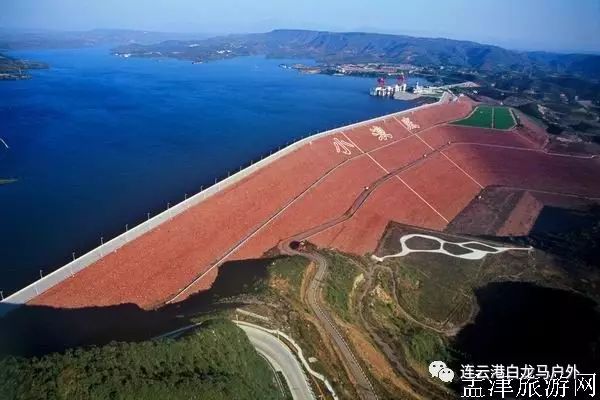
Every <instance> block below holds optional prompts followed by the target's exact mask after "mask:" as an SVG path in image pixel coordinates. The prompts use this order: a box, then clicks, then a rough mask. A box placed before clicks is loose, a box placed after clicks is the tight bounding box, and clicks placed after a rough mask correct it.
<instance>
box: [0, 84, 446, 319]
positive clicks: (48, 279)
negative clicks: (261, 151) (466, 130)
mask: <svg viewBox="0 0 600 400" xmlns="http://www.w3.org/2000/svg"><path fill="white" fill-rule="evenodd" d="M450 98H451V95H450V94H448V93H445V94H444V95H443V96H442V97H441V98H440V99H439V100H438V101H437V102H434V103H427V104H421V105H417V106H415V107H412V108H409V109H406V110H402V111H399V112H395V113H391V114H387V115H383V116H380V117H375V118H372V119H368V120H364V121H360V122H357V123H354V124H350V125H345V126H341V127H337V128H334V129H331V130H327V131H324V132H321V133H317V134H315V135H312V136H308V137H305V138H303V139H300V140H298V141H296V142H294V143H292V144H290V145H288V146H287V147H284V148H283V149H281V150H279V151H277V152H275V153H273V154H271V155H270V156H268V157H266V158H263V159H262V160H261V161H258V162H256V163H254V164H252V165H251V166H249V167H247V168H245V169H243V170H241V171H239V172H237V173H235V174H233V175H231V176H229V177H228V178H225V179H223V180H221V181H219V182H217V183H216V184H214V185H212V186H210V187H208V188H206V189H205V190H203V191H201V192H199V193H197V194H195V195H193V196H191V197H188V198H187V199H186V200H183V201H182V202H180V203H178V204H176V205H174V206H172V207H170V208H169V209H167V210H165V211H163V212H162V213H160V214H157V215H156V216H154V217H152V218H150V219H148V220H147V221H144V222H142V223H140V224H139V225H137V226H135V227H133V228H131V229H129V230H128V231H127V232H125V233H122V234H121V235H119V236H116V237H115V238H113V239H111V240H110V241H108V242H105V243H104V244H102V245H100V246H98V247H96V248H94V249H92V250H90V251H89V252H87V253H85V254H84V255H82V256H80V257H78V258H76V259H74V260H73V261H71V262H69V263H67V264H66V265H63V266H62V267H60V268H58V269H56V270H54V271H53V272H51V273H49V274H48V275H46V276H45V277H43V278H41V279H38V280H36V281H35V282H33V283H31V284H29V285H27V286H25V287H24V288H22V289H20V290H18V291H16V292H15V293H13V294H11V295H10V296H8V297H6V298H5V299H4V300H2V301H1V302H0V304H3V305H5V306H6V307H3V308H1V309H0V316H2V315H4V314H6V313H7V312H8V311H10V310H11V309H13V308H16V307H19V306H20V305H23V304H26V303H27V302H29V301H31V300H32V299H34V298H35V297H37V296H38V295H40V294H42V293H44V292H45V291H47V290H48V289H50V288H52V287H54V286H56V285H58V284H59V283H61V282H62V281H64V280H66V279H68V278H70V277H74V276H75V274H76V273H77V272H79V271H81V270H83V269H85V268H87V267H89V266H91V265H93V264H94V263H95V262H97V261H99V260H100V259H102V258H103V257H104V256H106V255H108V254H110V253H112V252H115V251H117V250H118V249H120V248H121V247H123V246H124V245H126V244H127V243H130V242H132V241H134V240H136V239H137V238H139V237H140V236H142V235H144V234H145V233H147V232H150V231H151V230H154V229H155V228H158V227H159V226H160V225H161V224H163V223H164V222H167V221H169V220H171V219H172V218H173V217H175V216H177V215H179V214H181V213H183V212H184V211H186V210H188V209H189V208H191V207H194V206H196V205H198V204H200V203H202V202H204V201H205V200H207V199H209V198H210V197H212V196H214V195H216V194H217V193H220V192H221V191H223V190H225V189H226V188H228V187H231V186H232V185H234V184H235V183H237V182H239V181H242V180H243V179H244V178H246V177H248V176H250V175H251V174H252V173H254V172H256V171H258V170H260V169H261V168H263V167H265V166H267V165H269V164H271V163H272V162H274V161H276V160H278V159H280V158H282V157H283V156H285V155H287V154H290V153H292V152H294V151H295V150H297V149H299V148H301V147H303V146H304V145H307V144H308V143H310V142H312V141H313V140H316V139H318V138H321V137H326V136H329V135H333V134H335V133H338V132H340V131H343V130H347V129H351V128H353V127H358V126H361V125H364V124H369V123H372V122H376V121H379V120H383V119H386V118H389V117H391V116H398V115H402V114H406V113H412V112H414V111H416V110H420V109H423V108H428V107H431V106H434V105H438V104H442V103H444V102H447V101H449V99H450Z"/></svg>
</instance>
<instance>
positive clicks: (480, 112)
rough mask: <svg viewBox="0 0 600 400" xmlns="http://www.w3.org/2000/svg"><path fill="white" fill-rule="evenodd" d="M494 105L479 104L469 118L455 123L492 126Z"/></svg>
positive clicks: (481, 126) (484, 126)
mask: <svg viewBox="0 0 600 400" xmlns="http://www.w3.org/2000/svg"><path fill="white" fill-rule="evenodd" d="M493 108H494V107H489V106H478V107H476V108H475V110H474V111H473V112H472V113H471V115H469V116H468V117H467V118H464V119H461V120H458V121H454V122H453V124H455V125H464V126H476V127H480V128H491V127H492V123H493V121H492V118H493V117H492V114H493V112H492V110H493Z"/></svg>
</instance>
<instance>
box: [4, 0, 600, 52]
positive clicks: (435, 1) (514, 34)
mask: <svg viewBox="0 0 600 400" xmlns="http://www.w3.org/2000/svg"><path fill="white" fill-rule="evenodd" d="M0 27H5V28H28V29H29V28H33V29H58V30H86V29H93V28H131V29H144V30H157V31H177V32H199V33H229V32H261V31H267V30H271V29H274V28H306V29H322V30H336V31H350V30H353V31H356V30H360V31H373V32H385V33H403V34H409V35H414V36H442V37H449V38H453V39H466V40H474V41H479V42H484V43H492V44H499V45H501V46H504V47H509V48H515V49H543V50H560V51H595V52H600V0H254V1H249V0H213V1H206V0H4V1H3V4H2V11H1V12H0Z"/></svg>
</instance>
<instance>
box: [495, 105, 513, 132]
mask: <svg viewBox="0 0 600 400" xmlns="http://www.w3.org/2000/svg"><path fill="white" fill-rule="evenodd" d="M513 126H515V120H514V118H513V116H512V113H511V112H510V109H508V108H507V107H495V108H494V128H496V129H510V128H512V127H513Z"/></svg>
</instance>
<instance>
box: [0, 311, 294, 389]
mask: <svg viewBox="0 0 600 400" xmlns="http://www.w3.org/2000/svg"><path fill="white" fill-rule="evenodd" d="M0 393H2V398H7V399H131V400H133V399H148V400H152V399H156V400H168V399H207V400H209V399H223V400H225V399H231V398H236V399H280V398H281V397H282V396H281V392H280V391H279V388H278V387H277V385H276V383H275V381H274V376H273V374H272V372H271V369H270V367H269V366H268V365H267V363H266V361H265V360H264V359H262V358H261V357H260V356H259V355H258V353H256V351H255V350H254V348H253V347H252V345H251V344H250V341H249V340H248V337H247V336H246V335H245V334H244V332H243V331H242V330H241V329H239V328H238V327H236V326H235V325H234V324H233V323H232V322H230V321H227V320H211V321H207V322H206V323H205V324H204V325H202V327H201V328H200V329H198V330H196V331H194V332H192V333H190V334H188V335H185V336H183V337H181V338H178V339H165V340H152V341H146V342H140V343H111V344H109V345H106V346H102V347H92V348H86V349H76V350H69V351H67V352H66V353H65V354H50V355H47V356H44V357H42V358H32V359H24V358H14V357H9V358H5V359H3V360H2V361H0Z"/></svg>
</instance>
